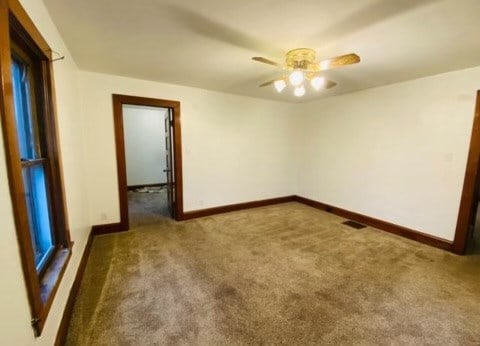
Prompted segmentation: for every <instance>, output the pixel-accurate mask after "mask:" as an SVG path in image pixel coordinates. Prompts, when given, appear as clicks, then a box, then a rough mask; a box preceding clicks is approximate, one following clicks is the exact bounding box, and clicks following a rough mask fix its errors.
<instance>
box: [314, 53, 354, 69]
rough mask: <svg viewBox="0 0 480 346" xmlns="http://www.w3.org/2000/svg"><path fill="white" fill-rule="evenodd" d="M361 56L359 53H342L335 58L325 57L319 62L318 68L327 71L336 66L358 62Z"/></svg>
mask: <svg viewBox="0 0 480 346" xmlns="http://www.w3.org/2000/svg"><path fill="white" fill-rule="evenodd" d="M359 62H360V57H359V56H358V55H357V54H354V53H352V54H346V55H340V56H337V57H335V58H331V59H325V60H322V61H320V62H319V63H318V70H319V71H325V70H329V69H331V68H335V67H341V66H346V65H352V64H358V63H359Z"/></svg>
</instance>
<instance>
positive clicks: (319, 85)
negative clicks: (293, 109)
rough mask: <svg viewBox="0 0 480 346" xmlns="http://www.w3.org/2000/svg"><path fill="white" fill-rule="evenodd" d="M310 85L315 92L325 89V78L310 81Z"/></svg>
mask: <svg viewBox="0 0 480 346" xmlns="http://www.w3.org/2000/svg"><path fill="white" fill-rule="evenodd" d="M310 84H312V87H313V88H314V89H315V90H320V89H323V88H325V78H324V77H315V78H313V79H312V80H311V81H310Z"/></svg>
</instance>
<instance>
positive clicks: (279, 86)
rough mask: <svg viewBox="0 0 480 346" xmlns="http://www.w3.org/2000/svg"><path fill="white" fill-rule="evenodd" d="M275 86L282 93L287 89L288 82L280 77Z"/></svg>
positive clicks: (274, 83)
mask: <svg viewBox="0 0 480 346" xmlns="http://www.w3.org/2000/svg"><path fill="white" fill-rule="evenodd" d="M273 86H274V87H275V89H276V90H277V91H278V92H279V93H281V92H282V91H283V89H285V87H286V86H287V83H285V81H284V80H283V79H279V80H276V81H275V82H273Z"/></svg>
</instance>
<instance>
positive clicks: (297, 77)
mask: <svg viewBox="0 0 480 346" xmlns="http://www.w3.org/2000/svg"><path fill="white" fill-rule="evenodd" d="M288 79H289V80H290V84H292V85H293V86H299V85H300V84H302V83H303V80H304V79H305V77H304V76H303V72H302V71H300V70H295V71H293V72H292V73H290V76H289V77H288Z"/></svg>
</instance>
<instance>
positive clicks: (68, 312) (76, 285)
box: [55, 231, 94, 346]
mask: <svg viewBox="0 0 480 346" xmlns="http://www.w3.org/2000/svg"><path fill="white" fill-rule="evenodd" d="M93 236H94V234H93V231H90V234H89V235H88V239H87V244H86V245H85V249H84V250H83V254H82V259H81V260H80V264H79V265H78V268H77V273H76V274H75V279H74V280H73V284H72V288H71V289H70V293H69V294H68V298H67V303H66V304H65V309H64V310H63V315H62V320H61V321H60V325H59V327H58V331H57V337H56V338H55V346H63V345H65V342H66V340H67V333H68V326H69V324H70V319H71V318H72V313H73V307H74V305H75V300H76V298H77V294H78V290H79V289H80V284H81V282H82V279H83V274H84V273H85V268H86V267H87V262H88V257H89V256H90V250H91V248H92V242H93Z"/></svg>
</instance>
